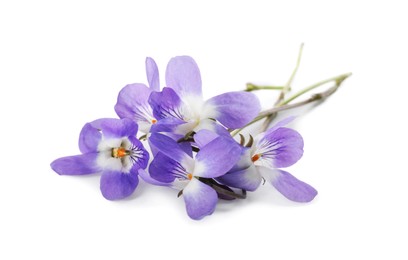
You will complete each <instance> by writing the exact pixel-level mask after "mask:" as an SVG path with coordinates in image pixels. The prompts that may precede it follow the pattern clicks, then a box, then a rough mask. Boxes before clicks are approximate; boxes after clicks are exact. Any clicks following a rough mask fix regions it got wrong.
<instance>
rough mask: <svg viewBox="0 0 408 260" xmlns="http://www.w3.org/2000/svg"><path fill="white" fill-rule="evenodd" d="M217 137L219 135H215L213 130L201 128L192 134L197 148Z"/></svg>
mask: <svg viewBox="0 0 408 260" xmlns="http://www.w3.org/2000/svg"><path fill="white" fill-rule="evenodd" d="M218 137H219V135H217V134H216V133H214V132H213V131H210V130H207V129H203V130H200V131H198V132H197V133H196V134H195V135H194V141H195V143H196V144H197V146H198V148H202V147H204V146H206V145H207V144H208V143H210V142H211V141H213V140H214V139H216V138H218Z"/></svg>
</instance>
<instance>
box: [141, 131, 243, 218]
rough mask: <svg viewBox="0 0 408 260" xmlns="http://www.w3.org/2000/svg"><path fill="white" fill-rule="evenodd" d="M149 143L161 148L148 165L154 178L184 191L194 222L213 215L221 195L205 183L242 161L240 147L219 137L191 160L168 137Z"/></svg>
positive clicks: (157, 137)
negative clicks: (240, 159)
mask: <svg viewBox="0 0 408 260" xmlns="http://www.w3.org/2000/svg"><path fill="white" fill-rule="evenodd" d="M150 142H151V143H152V144H154V145H155V146H156V147H157V148H158V149H159V152H158V153H157V155H156V156H155V157H154V159H153V161H152V162H151V164H150V166H149V172H150V175H151V177H152V178H154V179H156V180H158V181H160V182H163V183H168V184H169V185H170V186H171V187H173V188H176V189H179V190H181V191H182V194H183V198H184V201H185V205H186V210H187V214H188V215H189V216H190V217H191V218H192V219H196V220H198V219H202V218H203V217H205V216H207V215H210V214H212V213H213V212H214V210H215V206H216V204H217V201H218V195H217V192H216V191H215V190H214V189H213V188H211V187H210V186H208V185H207V184H205V183H204V182H203V181H204V180H205V179H208V178H215V177H219V176H222V175H224V174H225V173H226V172H228V171H229V170H230V169H231V167H233V166H234V165H235V164H236V163H237V162H238V160H239V158H240V154H241V148H240V146H239V145H238V144H237V143H236V142H235V141H233V140H232V141H231V140H230V139H227V138H224V137H217V138H215V139H214V140H212V141H211V142H209V143H208V144H206V145H205V146H204V147H202V148H201V150H200V151H199V152H198V153H197V154H196V156H195V158H192V157H191V155H188V154H186V153H185V152H184V151H183V150H182V149H181V148H180V146H179V145H178V143H177V142H175V141H174V140H173V139H171V138H170V137H168V136H166V135H162V134H157V133H156V134H152V135H151V137H150Z"/></svg>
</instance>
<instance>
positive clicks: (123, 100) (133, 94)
mask: <svg viewBox="0 0 408 260" xmlns="http://www.w3.org/2000/svg"><path fill="white" fill-rule="evenodd" d="M151 92H152V90H151V89H150V88H148V87H147V86H146V85H144V84H140V83H135V84H129V85H126V86H125V87H124V88H123V89H122V90H121V91H120V92H119V95H118V100H117V103H116V105H115V111H116V113H117V114H118V116H119V117H120V118H129V119H132V120H134V121H135V122H136V123H137V124H138V125H139V126H140V130H141V131H142V132H143V133H148V132H149V130H150V127H151V126H152V124H154V123H156V122H157V120H156V118H154V116H153V111H152V108H151V107H150V104H149V102H148V100H149V96H150V94H151Z"/></svg>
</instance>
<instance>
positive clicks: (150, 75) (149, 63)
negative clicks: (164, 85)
mask: <svg viewBox="0 0 408 260" xmlns="http://www.w3.org/2000/svg"><path fill="white" fill-rule="evenodd" d="M146 76H147V81H148V82H149V86H150V89H151V90H152V91H160V78H159V69H158V68H157V64H156V62H155V61H154V60H153V59H152V58H150V57H147V58H146Z"/></svg>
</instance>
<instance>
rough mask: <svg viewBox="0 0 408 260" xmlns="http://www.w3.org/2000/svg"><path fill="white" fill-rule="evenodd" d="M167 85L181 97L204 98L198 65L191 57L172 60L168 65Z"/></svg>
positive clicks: (179, 57)
mask: <svg viewBox="0 0 408 260" xmlns="http://www.w3.org/2000/svg"><path fill="white" fill-rule="evenodd" d="M166 85H167V87H170V88H172V89H174V90H175V91H176V92H177V94H179V96H181V97H186V96H200V97H201V96H202V93H201V75H200V70H199V69H198V66H197V63H196V62H195V61H194V60H193V58H191V57H189V56H178V57H174V58H172V59H171V60H170V61H169V63H168V64H167V69H166Z"/></svg>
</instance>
